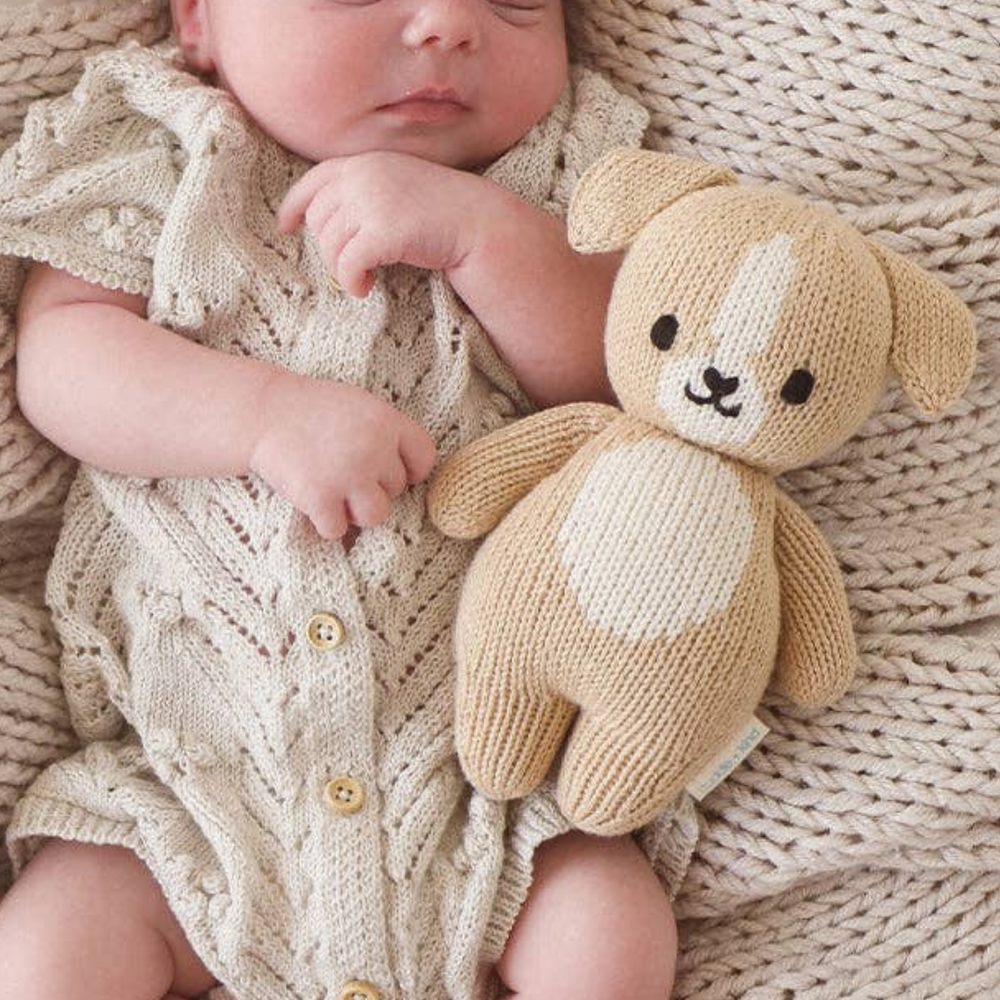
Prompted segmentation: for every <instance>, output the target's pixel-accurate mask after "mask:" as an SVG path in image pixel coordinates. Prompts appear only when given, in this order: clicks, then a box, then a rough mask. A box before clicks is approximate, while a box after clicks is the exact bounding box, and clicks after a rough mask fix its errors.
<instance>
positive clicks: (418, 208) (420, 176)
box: [278, 152, 503, 297]
mask: <svg viewBox="0 0 1000 1000" xmlns="http://www.w3.org/2000/svg"><path fill="white" fill-rule="evenodd" d="M502 197H503V194H502V189H501V188H500V187H499V186H498V185H496V184H494V183H493V182H492V181H488V180H485V179H483V178H482V177H478V176H476V175H475V174H469V173H465V172H463V171H461V170H456V169H454V168H452V167H445V166H442V165H441V164H438V163H432V162H430V161H428V160H421V159H419V158H417V157H415V156H410V155H408V154H406V153H388V152H374V153H358V154H356V155H354V156H344V157H338V158H336V159H332V160H326V161H324V162H323V163H319V164H317V165H316V166H315V167H313V168H312V169H311V170H310V171H309V172H308V173H306V174H305V175H304V176H303V177H302V178H300V180H299V181H298V182H297V183H296V184H295V185H293V186H292V188H291V190H290V191H289V192H288V194H287V195H286V196H285V200H284V201H283V202H282V204H281V207H280V208H279V210H278V228H279V229H280V230H281V231H282V232H285V233H290V232H292V231H294V230H295V229H296V228H297V227H298V226H299V225H300V223H301V222H302V221H303V220H304V221H305V224H306V226H307V227H308V229H309V231H310V232H311V233H312V235H313V237H314V239H315V240H316V242H317V244H318V246H319V252H320V255H321V256H322V258H323V262H324V263H325V264H326V266H327V267H328V268H329V269H330V273H331V274H332V275H333V276H334V278H336V280H337V281H338V282H339V283H340V285H341V287H342V288H344V289H345V291H347V292H349V293H350V294H351V295H359V296H362V297H363V296H365V295H367V294H368V292H369V291H371V288H372V284H373V283H374V280H375V278H374V273H373V272H374V269H375V268H376V267H379V266H380V265H382V264H412V265H413V266H414V267H422V268H426V269H428V270H442V271H446V270H450V269H451V268H454V267H458V266H459V265H460V264H461V263H462V261H463V260H464V259H465V256H466V255H467V254H468V253H469V251H470V250H471V249H472V248H473V246H474V245H475V242H476V239H477V237H478V233H479V231H480V226H481V225H482V224H483V223H484V210H486V209H488V208H489V206H490V205H491V203H492V202H493V201H498V200H499V199H500V198H502Z"/></svg>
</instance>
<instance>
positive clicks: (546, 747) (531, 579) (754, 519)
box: [429, 150, 975, 835]
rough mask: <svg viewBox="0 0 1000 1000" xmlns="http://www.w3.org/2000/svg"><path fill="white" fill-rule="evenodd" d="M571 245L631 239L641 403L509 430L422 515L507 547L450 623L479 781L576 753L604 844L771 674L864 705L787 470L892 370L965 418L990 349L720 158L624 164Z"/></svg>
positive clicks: (631, 381)
mask: <svg viewBox="0 0 1000 1000" xmlns="http://www.w3.org/2000/svg"><path fill="white" fill-rule="evenodd" d="M569 234H570V241H571V243H572V244H573V246H574V247H575V248H576V249H577V250H581V251H584V252H603V251H613V250H620V249H622V248H626V247H627V248H628V250H627V253H626V254H625V257H624V260H623V262H622V265H621V268H620V270H619V272H618V276H617V279H616V282H615V285H614V290H613V293H612V297H611V302H610V305H609V309H608V317H607V327H606V336H605V349H606V358H607V366H608V374H609V377H610V380H611V384H612V386H613V388H614V391H615V393H616V395H617V398H618V400H619V402H620V405H621V409H617V408H615V407H613V406H607V405H602V404H596V403H580V404H572V405H568V406H560V407H556V408H553V409H550V410H546V411H543V412H540V413H537V414H535V415H533V416H530V417H528V418H526V419H524V420H521V421H518V422H516V423H513V424H511V425H508V426H507V427H504V428H503V429H501V430H499V431H497V432H494V433H492V434H490V435H488V436H487V437H484V438H481V439H479V440H478V441H476V442H474V443H473V444H472V445H470V446H468V447H466V448H463V449H462V450H461V451H459V452H457V453H456V454H455V455H453V456H452V457H451V458H450V459H449V460H448V461H447V462H446V463H445V464H444V465H443V466H442V468H441V469H440V470H439V472H438V474H437V476H436V478H435V479H434V481H433V482H432V485H431V490H430V498H429V499H430V513H431V517H432V519H433V520H434V522H435V523H436V524H437V525H438V527H439V528H440V529H441V530H442V531H443V532H445V533H446V534H448V535H451V536H453V537H457V538H468V539H471V538H476V537H479V536H480V535H483V534H485V533H486V532H491V534H490V535H489V536H488V537H487V538H486V540H485V542H484V543H483V544H482V546H481V548H480V550H479V552H478V553H477V555H476V558H475V560H474V562H473V565H472V567H471V570H470V572H469V574H468V577H467V579H466V582H465V584H464V589H463V592H462V597H461V601H460V607H459V613H458V619H457V623H456V640H455V641H456V650H457V656H458V690H457V725H456V733H457V742H458V750H459V756H460V759H461V762H462V766H463V768H464V769H465V771H466V773H467V775H468V777H469V779H470V780H471V782H472V783H473V784H474V785H475V786H476V787H477V788H479V789H480V790H481V791H482V792H483V793H485V794H486V795H487V796H489V797H491V798H496V799H508V798H514V797H518V796H522V795H525V794H526V793H528V792H529V791H531V790H532V789H533V788H535V787H536V786H537V785H538V784H539V783H540V782H541V781H542V779H543V778H544V776H545V775H546V773H547V771H548V770H549V768H550V766H551V765H552V763H553V761H554V759H555V758H556V755H557V752H558V751H559V750H560V748H563V743H564V741H565V747H564V748H563V749H564V752H563V756H562V760H561V765H560V769H559V775H558V785H557V797H558V801H559V805H560V808H561V809H562V811H563V812H564V814H565V815H566V817H567V819H568V820H569V821H570V822H571V823H573V824H574V825H575V826H577V827H579V828H581V829H583V830H587V831H590V832H592V833H597V834H606V835H610V834H617V833H622V832H625V831H628V830H631V829H634V828H635V827H638V826H640V825H642V824H643V823H645V822H647V821H649V820H650V819H651V818H652V817H653V816H654V815H655V814H656V813H657V812H659V811H660V810H661V809H662V808H663V807H664V806H666V805H667V804H669V803H670V802H671V800H672V799H673V798H674V797H675V796H676V795H677V794H678V793H679V792H680V791H681V790H682V789H683V788H684V786H685V784H686V783H687V782H688V781H689V780H690V779H691V777H692V776H693V775H694V774H695V773H696V772H698V771H699V769H701V768H702V767H703V766H704V765H705V763H706V762H708V761H709V760H710V759H711V758H712V757H713V756H714V755H715V754H716V753H717V752H718V750H719V749H720V748H722V747H724V746H725V745H726V743H727V742H728V740H729V739H731V738H732V737H733V736H734V734H736V733H737V732H738V731H739V730H740V729H741V728H742V727H743V726H744V724H745V723H746V722H747V721H748V720H749V719H750V717H751V715H752V713H753V711H754V709H755V707H756V705H757V703H758V702H759V700H760V698H761V696H762V694H763V692H764V690H765V688H766V687H767V686H768V684H769V683H770V685H771V687H772V688H773V689H774V690H775V691H777V692H779V693H780V694H781V695H783V696H785V697H787V698H789V699H790V700H791V701H793V702H795V703H796V704H799V705H803V706H821V705H827V704H829V703H831V702H833V701H835V700H836V699H837V698H838V697H840V695H841V694H842V693H843V692H844V691H845V689H846V688H847V686H848V685H849V683H850V681H851V679H852V677H853V674H854V670H855V661H856V654H855V645H854V639H853V634H852V629H851V621H850V617H849V613H848V607H847V599H846V594H845V591H844V586H843V581H842V579H841V576H840V572H839V569H838V566H837V562H836V560H835V558H834V555H833V553H832V552H831V550H830V548H829V546H828V545H827V543H826V542H825V541H824V539H823V537H822V536H821V535H820V533H819V531H818V530H817V529H816V527H815V526H814V525H813V524H812V522H811V521H810V520H809V519H808V518H807V517H806V515H805V514H804V513H803V511H802V510H801V509H800V508H799V507H798V506H797V505H796V504H795V503H794V501H792V500H791V499H790V498H789V497H787V496H786V495H785V494H784V493H782V491H781V490H780V488H779V487H778V486H777V484H776V483H775V481H774V477H775V476H776V475H777V474H779V473H781V472H784V471H786V470H789V469H793V468H796V467H798V466H801V465H803V464H805V463H807V462H810V461H812V460H814V459H816V458H818V457H819V456H821V455H822V454H823V453H824V452H827V451H829V450H830V449H832V448H834V447H835V446H837V445H838V444H840V443H842V442H843V441H844V440H845V439H846V438H847V437H848V436H849V435H850V434H851V433H852V432H853V431H854V430H855V429H856V428H857V427H858V425H859V424H860V423H861V422H862V421H863V420H864V418H865V417H866V415H868V414H869V413H870V411H871V410H872V409H873V407H874V405H875V403H876V402H877V400H878V399H879V397H880V394H881V393H882V390H883V386H884V381H885V378H886V375H887V372H888V371H889V370H890V369H892V370H894V371H895V372H896V374H897V375H898V376H899V378H900V380H901V382H902V385H903V388H904V389H905V390H906V392H907V393H908V394H909V395H910V396H911V397H912V399H913V400H914V401H915V402H916V404H917V405H918V406H919V407H920V408H921V409H922V410H924V411H925V412H927V413H934V412H937V411H939V410H941V409H942V408H944V407H945V406H947V405H948V404H949V403H951V402H952V401H954V400H955V399H956V398H957V397H958V396H959V395H960V394H961V392H962V391H963V389H964V387H965V385H966V382H967V381H968V379H969V376H970V374H971V371H972V366H973V363H974V356H975V336H974V330H973V323H972V318H971V315H970V313H969V312H968V310H967V309H966V308H965V307H964V306H963V305H962V304H961V303H960V302H959V300H958V299H957V298H955V297H954V296H953V295H952V293H951V292H949V291H948V290H947V289H946V288H945V287H944V286H943V285H941V284H940V283H938V282H937V281H936V280H934V279H933V278H931V277H930V276H929V275H927V274H926V273H924V272H923V271H921V270H920V269H918V268H917V267H916V266H914V265H913V264H911V263H909V262H908V261H906V260H904V259H903V258H902V257H899V256H897V255H895V254H893V253H892V252H890V251H888V250H886V249H884V248H882V247H880V246H878V245H877V244H875V243H873V242H870V241H869V240H867V239H866V238H865V237H863V236H862V235H861V234H860V233H859V232H857V231H856V230H855V229H853V228H852V227H850V226H849V225H848V224H847V223H845V222H844V221H842V220H841V219H839V218H838V217H837V216H836V215H834V214H833V213H832V212H831V211H829V210H827V209H825V208H820V207H815V206H813V205H810V204H807V203H806V202H804V201H802V200H798V199H795V198H792V197H790V196H788V195H786V194H783V193H778V192H776V191H773V190H769V189H761V188H749V187H740V186H737V185H736V184H735V182H734V177H733V176H732V175H731V174H730V173H729V172H727V171H725V170H722V169H719V168H715V167H712V166H709V165H707V164H702V163H696V162H693V161H690V160H684V159H681V158H678V157H674V156H669V155H665V154H660V153H652V152H647V151H635V150H615V151H613V152H612V153H610V154H609V155H607V156H606V157H605V158H603V159H602V160H601V161H599V162H598V163H597V164H595V165H594V166H593V167H592V168H591V169H590V170H589V171H588V172H587V173H586V174H585V175H584V177H583V178H582V179H581V181H580V183H579V185H578V187H577V189H576V192H575V193H574V196H573V199H572V202H571V205H570V215H569ZM567 733H569V736H568V739H567Z"/></svg>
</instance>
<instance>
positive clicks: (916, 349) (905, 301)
mask: <svg viewBox="0 0 1000 1000" xmlns="http://www.w3.org/2000/svg"><path fill="white" fill-rule="evenodd" d="M868 246H869V248H870V249H871V251H872V253H874V254H875V257H876V259H877V260H878V262H879V264H881V265H882V270H883V272H884V273H885V277H886V281H887V282H888V284H889V295H890V299H891V302H892V347H891V349H890V351H889V363H890V364H891V365H892V367H893V368H894V369H895V370H896V373H897V374H898V375H899V377H900V380H901V381H902V383H903V388H904V389H905V390H906V393H907V395H909V397H910V398H911V399H912V400H913V402H914V403H916V404H917V406H919V407H920V409H921V410H923V411H924V413H928V414H934V413H940V412H941V411H942V410H944V409H946V408H947V407H949V406H950V405H951V404H952V403H954V402H955V400H957V399H958V398H959V397H960V396H961V395H962V393H963V392H964V391H965V387H966V385H967V384H968V382H969V379H970V378H971V376H972V369H973V367H974V366H975V363H976V327H975V321H974V319H973V318H972V313H971V312H969V310H968V308H967V307H966V306H965V305H964V303H963V302H962V301H961V300H960V299H959V298H958V297H957V296H956V295H955V294H954V293H953V292H952V291H951V290H950V289H948V288H946V287H945V286H944V285H943V284H942V283H941V282H940V281H938V280H937V278H934V277H932V276H931V275H930V274H928V273H927V272H926V271H924V270H923V269H922V268H919V267H917V265H916V264H914V263H912V262H911V261H909V260H907V259H906V258H905V257H902V256H900V255H899V254H897V253H894V252H893V251H892V250H888V249H886V248H885V247H883V246H880V245H879V244H877V243H875V242H874V240H869V241H868Z"/></svg>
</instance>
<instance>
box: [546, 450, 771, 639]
mask: <svg viewBox="0 0 1000 1000" xmlns="http://www.w3.org/2000/svg"><path fill="white" fill-rule="evenodd" d="M753 534H754V518H753V509H752V507H751V504H750V498H749V497H748V496H747V495H746V493H744V491H743V489H742V487H741V486H740V481H739V477H738V476H737V475H736V473H735V472H733V471H732V470H731V469H730V468H729V467H728V466H726V465H725V464H723V462H721V461H720V460H719V459H718V458H716V457H715V456H713V455H711V454H709V453H707V452H703V451H699V450H698V449H697V448H692V447H690V446H687V445H684V444H682V443H680V442H677V441H673V440H671V439H669V438H661V439H655V438H653V439H647V440H644V441H640V442H638V443H637V444H632V445H623V446H622V447H620V448H616V449H614V450H613V451H609V452H607V453H606V454H604V455H602V456H601V457H600V458H599V459H598V460H597V461H596V462H595V463H594V466H593V468H592V469H591V470H590V472H589V474H588V475H587V479H586V481H585V482H584V484H583V487H582V489H581V490H580V493H579V495H578V496H577V498H576V500H575V501H574V502H573V506H572V508H571V509H570V511H569V514H568V515H567V517H566V520H565V521H564V522H563V524H562V527H561V528H560V529H559V542H560V545H561V551H562V564H563V566H564V567H565V568H566V570H567V572H568V573H569V583H570V586H571V587H572V589H573V592H574V593H575V594H576V596H577V599H578V600H579V602H580V605H581V608H582V609H583V613H584V614H585V616H586V617H587V619H588V620H589V621H591V622H593V623H594V624H595V625H597V626H599V627H601V628H604V629H608V630H610V631H611V632H614V633H615V634H616V635H619V636H621V637H623V638H626V639H629V640H632V641H636V642H638V641H648V640H651V639H656V638H659V637H661V636H671V637H672V636H676V635H679V634H680V633H681V632H683V631H684V630H685V628H687V627H688V626H690V625H698V624H701V623H702V622H704V621H705V619H706V618H707V617H708V616H709V615H710V614H712V613H713V612H717V611H722V610H724V609H725V608H726V607H728V605H729V602H730V600H731V599H732V596H733V592H734V591H735V589H736V586H737V584H738V583H739V581H740V577H741V576H742V573H743V568H744V566H745V565H746V561H747V558H748V556H749V554H750V546H751V543H752V541H753Z"/></svg>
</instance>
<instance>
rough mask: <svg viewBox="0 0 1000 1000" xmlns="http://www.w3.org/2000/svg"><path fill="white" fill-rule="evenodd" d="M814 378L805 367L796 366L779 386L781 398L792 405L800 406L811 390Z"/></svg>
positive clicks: (814, 381)
mask: <svg viewBox="0 0 1000 1000" xmlns="http://www.w3.org/2000/svg"><path fill="white" fill-rule="evenodd" d="M815 384H816V379H814V378H813V376H812V372H811V371H809V370H808V369H807V368H796V369H795V371H793V372H792V374H791V375H789V376H788V378H787V379H786V380H785V384H784V385H783V386H782V387H781V398H782V399H783V400H784V401H785V402H786V403H790V404H791V405H792V406H801V405H802V404H803V403H804V402H805V401H806V400H807V399H808V398H809V396H810V394H811V393H812V391H813V386H814V385H815Z"/></svg>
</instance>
